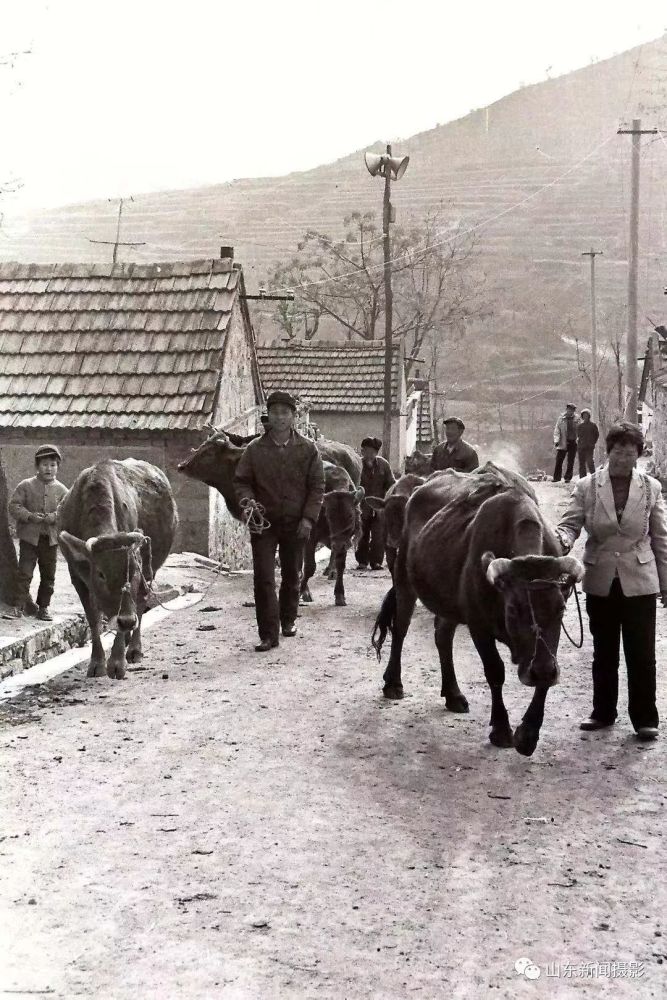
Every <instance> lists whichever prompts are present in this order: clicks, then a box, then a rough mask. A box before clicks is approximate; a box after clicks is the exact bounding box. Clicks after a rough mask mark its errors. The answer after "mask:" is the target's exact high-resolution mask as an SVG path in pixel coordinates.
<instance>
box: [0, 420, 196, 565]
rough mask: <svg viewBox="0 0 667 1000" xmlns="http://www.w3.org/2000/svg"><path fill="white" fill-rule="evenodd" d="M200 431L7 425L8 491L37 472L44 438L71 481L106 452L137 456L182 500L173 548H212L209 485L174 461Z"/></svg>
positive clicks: (1, 435) (0, 443)
mask: <svg viewBox="0 0 667 1000" xmlns="http://www.w3.org/2000/svg"><path fill="white" fill-rule="evenodd" d="M200 440H201V435H199V434H197V435H192V434H183V433H180V434H178V433H176V434H170V435H169V436H168V435H166V434H162V433H159V434H158V433H154V434H148V433H140V432H136V431H134V432H133V431H105V430H72V429H68V428H62V429H57V430H48V431H42V430H37V429H36V430H32V431H27V430H26V431H22V430H3V431H0V448H1V449H2V458H3V463H4V466H5V472H6V475H7V483H8V486H9V489H10V492H11V491H13V489H14V488H15V486H16V485H17V483H19V482H20V481H21V479H26V478H27V477H28V476H33V475H34V474H35V465H34V454H35V449H36V448H37V447H39V445H40V444H45V443H47V442H48V443H49V444H55V445H56V446H57V447H58V448H59V449H60V451H61V452H62V455H63V463H62V465H61V467H60V472H59V478H60V480H61V481H62V482H63V483H64V484H65V485H66V486H71V485H72V483H73V482H74V480H75V479H76V477H77V475H78V474H79V472H81V470H82V469H85V468H87V467H88V466H90V465H94V464H95V463H96V462H99V461H101V460H102V459H104V458H116V459H123V458H138V459H142V460H143V461H145V462H151V463H152V464H153V465H157V466H158V468H160V469H163V470H164V472H166V474H167V477H168V479H169V481H170V483H171V486H172V489H173V491H174V497H175V499H176V504H177V506H178V513H179V518H180V526H179V531H178V535H177V537H176V541H175V543H174V551H175V552H181V551H184V550H185V551H192V552H200V553H202V554H206V553H207V552H208V517H209V515H208V506H209V504H208V492H209V491H208V488H207V487H206V486H204V485H202V484H201V483H197V482H194V481H193V480H190V479H186V478H185V476H182V475H181V474H180V472H178V471H177V469H176V466H177V465H178V463H179V462H180V461H181V460H182V459H183V458H185V456H186V455H187V454H188V453H189V451H190V448H192V447H194V446H195V445H196V444H199V441H200Z"/></svg>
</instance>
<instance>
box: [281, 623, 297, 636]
mask: <svg viewBox="0 0 667 1000" xmlns="http://www.w3.org/2000/svg"><path fill="white" fill-rule="evenodd" d="M283 635H284V636H285V637H286V638H287V639H293V638H294V636H295V635H296V625H283Z"/></svg>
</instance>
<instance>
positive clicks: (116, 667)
mask: <svg viewBox="0 0 667 1000" xmlns="http://www.w3.org/2000/svg"><path fill="white" fill-rule="evenodd" d="M107 677H110V678H111V679H112V680H115V681H122V680H125V664H124V663H107Z"/></svg>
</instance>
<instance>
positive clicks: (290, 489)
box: [235, 391, 324, 653]
mask: <svg viewBox="0 0 667 1000" xmlns="http://www.w3.org/2000/svg"><path fill="white" fill-rule="evenodd" d="M266 408H267V413H268V421H267V424H266V430H265V432H264V434H263V435H262V436H261V437H259V438H256V439H255V440H254V441H251V442H250V444H249V445H247V447H246V449H245V451H244V453H243V455H242V456H241V460H240V461H239V464H238V466H237V469H236V476H235V487H236V495H237V497H238V499H239V503H240V504H242V505H245V506H246V509H252V508H253V507H254V506H255V505H256V504H261V506H262V507H263V508H264V518H265V520H266V521H268V525H267V526H266V527H264V528H263V529H262V530H260V531H252V530H251V535H250V542H251V546H252V562H253V573H254V591H255V614H256V616H257V628H258V631H259V640H260V641H259V644H258V645H257V646H255V650H256V651H257V652H258V653H265V652H267V651H268V650H270V649H273V648H274V647H275V646H277V645H278V641H279V640H278V633H279V630H280V627H281V626H282V633H283V635H284V636H290V637H291V636H294V635H296V625H295V622H296V616H297V611H298V608H299V586H300V582H301V568H302V563H303V547H304V543H305V541H306V539H307V538H308V536H309V535H310V532H311V531H312V529H313V527H314V525H315V522H316V521H317V518H318V517H319V513H320V508H321V507H322V501H323V498H324V468H323V466H322V459H321V458H320V454H319V452H318V450H317V447H316V445H315V443H314V441H310V440H309V439H308V438H306V437H303V435H301V434H299V433H298V431H296V430H295V428H294V419H295V417H296V408H297V404H296V400H295V399H294V397H293V396H291V395H290V393H288V392H283V391H277V392H272V393H271V395H270V396H269V398H268V399H267V401H266ZM276 550H278V552H279V554H280V575H281V583H280V594H279V596H278V598H276V582H275V560H276Z"/></svg>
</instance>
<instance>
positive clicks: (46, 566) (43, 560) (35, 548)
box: [17, 535, 58, 608]
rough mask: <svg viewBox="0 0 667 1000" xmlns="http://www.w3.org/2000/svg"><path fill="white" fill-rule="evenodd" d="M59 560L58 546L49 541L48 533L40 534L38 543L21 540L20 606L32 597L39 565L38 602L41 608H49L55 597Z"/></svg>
mask: <svg viewBox="0 0 667 1000" xmlns="http://www.w3.org/2000/svg"><path fill="white" fill-rule="evenodd" d="M57 560H58V546H57V545H51V544H50V543H49V538H48V535H40V538H39V542H38V543H37V545H32V544H31V543H30V542H24V541H20V542H19V573H18V578H19V600H18V602H17V603H18V606H19V607H20V608H22V607H23V605H24V604H25V603H26V601H27V600H28V599H29V597H30V583H31V582H32V575H33V573H34V572H35V566H39V589H38V591H37V604H38V605H39V607H40V608H48V606H49V604H50V603H51V598H52V597H53V588H54V586H55V581H56V563H57Z"/></svg>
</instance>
